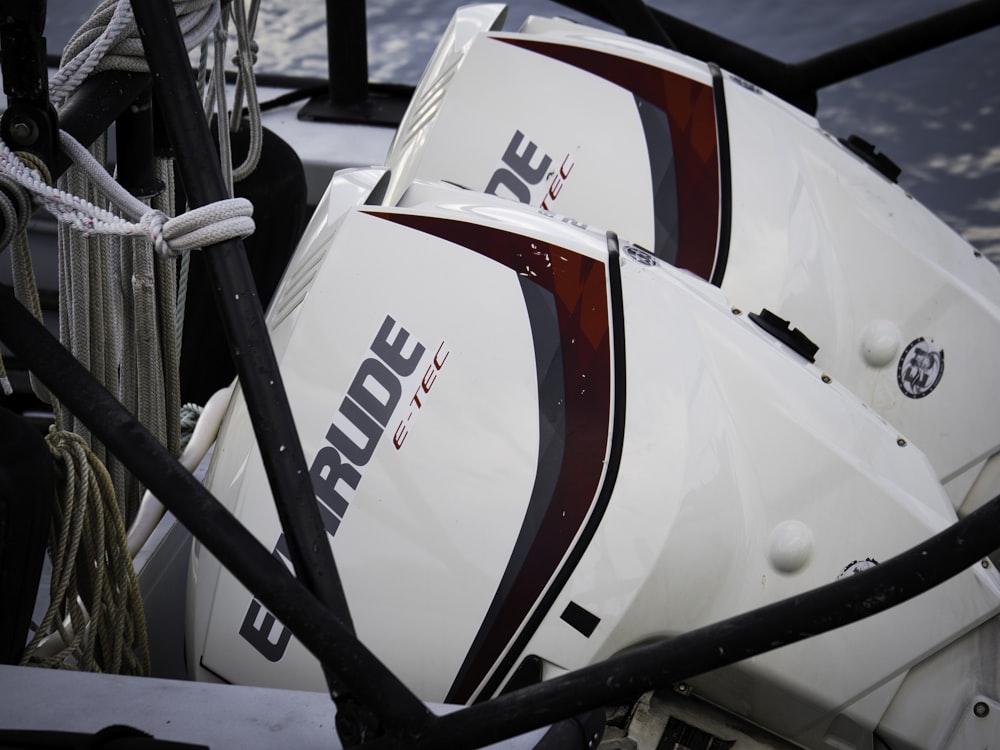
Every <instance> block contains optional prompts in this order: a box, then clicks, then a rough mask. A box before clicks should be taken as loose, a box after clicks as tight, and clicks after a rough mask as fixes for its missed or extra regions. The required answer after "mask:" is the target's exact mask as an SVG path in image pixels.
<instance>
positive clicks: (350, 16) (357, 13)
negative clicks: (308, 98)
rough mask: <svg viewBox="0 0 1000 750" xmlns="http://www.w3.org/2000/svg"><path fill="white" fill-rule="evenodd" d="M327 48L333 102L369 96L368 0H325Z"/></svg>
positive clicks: (354, 101)
mask: <svg viewBox="0 0 1000 750" xmlns="http://www.w3.org/2000/svg"><path fill="white" fill-rule="evenodd" d="M326 48H327V65H328V69H329V73H330V102H331V103H332V104H337V105H351V104H361V103H362V102H365V101H367V99H368V20H367V18H366V17H365V0H326Z"/></svg>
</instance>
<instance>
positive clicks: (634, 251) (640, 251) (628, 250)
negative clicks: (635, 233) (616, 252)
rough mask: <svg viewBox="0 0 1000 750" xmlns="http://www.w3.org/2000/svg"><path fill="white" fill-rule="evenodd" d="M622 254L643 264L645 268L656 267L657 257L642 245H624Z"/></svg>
mask: <svg viewBox="0 0 1000 750" xmlns="http://www.w3.org/2000/svg"><path fill="white" fill-rule="evenodd" d="M622 252H623V253H625V254H626V255H627V256H628V257H630V258H631V259H632V260H634V261H636V262H638V263H642V265H644V266H655V265H656V257H655V256H654V255H653V254H652V253H651V252H649V250H647V249H646V248H644V247H642V246H640V245H633V244H623V245H622Z"/></svg>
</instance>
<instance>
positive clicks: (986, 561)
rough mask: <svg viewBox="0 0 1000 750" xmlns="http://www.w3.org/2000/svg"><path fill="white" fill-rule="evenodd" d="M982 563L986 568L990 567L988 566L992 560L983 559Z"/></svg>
mask: <svg viewBox="0 0 1000 750" xmlns="http://www.w3.org/2000/svg"><path fill="white" fill-rule="evenodd" d="M980 565H982V566H983V567H984V568H988V567H990V561H989V560H983V561H982V562H981V563H980Z"/></svg>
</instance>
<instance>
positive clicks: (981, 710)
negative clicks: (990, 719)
mask: <svg viewBox="0 0 1000 750" xmlns="http://www.w3.org/2000/svg"><path fill="white" fill-rule="evenodd" d="M972 713H974V714H975V715H976V717H977V718H979V719H984V718H986V716H988V715H989V713H990V707H989V706H988V705H987V704H985V703H983V702H982V701H978V702H977V703H976V705H974V706H973V707H972Z"/></svg>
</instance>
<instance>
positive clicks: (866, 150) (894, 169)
mask: <svg viewBox="0 0 1000 750" xmlns="http://www.w3.org/2000/svg"><path fill="white" fill-rule="evenodd" d="M840 142H841V143H843V144H844V145H845V146H847V148H849V149H850V150H851V151H853V152H854V153H855V154H856V155H857V156H860V157H861V158H862V159H864V160H865V161H866V162H868V164H869V165H870V166H871V167H872V168H873V169H874V170H875V171H877V172H878V173H879V174H881V175H883V176H884V177H885V178H886V179H887V180H889V181H890V182H896V180H897V179H899V173H900V172H902V171H903V170H902V169H901V168H900V167H899V165H898V164H896V162H894V161H893V160H892V159H890V158H889V157H888V156H886V155H885V154H883V153H880V152H879V151H878V149H876V148H875V146H874V145H872V144H871V143H869V142H868V141H866V140H865V139H864V138H861V137H859V136H856V135H850V136H848V137H847V138H841V139H840Z"/></svg>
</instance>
